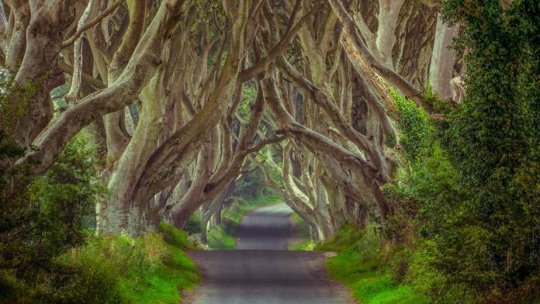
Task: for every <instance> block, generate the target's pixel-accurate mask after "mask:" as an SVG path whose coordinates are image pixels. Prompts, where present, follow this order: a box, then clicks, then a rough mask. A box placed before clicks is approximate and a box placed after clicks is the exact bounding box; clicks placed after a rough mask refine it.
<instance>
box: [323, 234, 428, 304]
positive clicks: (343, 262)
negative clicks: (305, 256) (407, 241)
mask: <svg viewBox="0 0 540 304" xmlns="http://www.w3.org/2000/svg"><path fill="white" fill-rule="evenodd" d="M316 249H317V250H323V251H335V252H337V255H336V256H334V257H332V258H329V259H328V260H327V262H326V266H327V268H328V271H329V273H330V275H331V276H332V277H333V278H335V279H337V280H339V281H341V282H342V283H343V284H345V285H346V286H348V287H349V288H350V289H351V291H352V293H353V296H354V297H355V298H356V299H357V300H358V301H359V302H360V303H362V304H390V303H392V304H395V303H400V304H423V303H429V298H428V297H427V296H424V295H422V294H420V293H418V292H417V291H415V290H414V288H413V286H412V285H409V284H407V283H405V282H401V283H399V282H396V281H395V279H394V275H393V271H392V269H391V267H390V266H389V265H391V264H392V263H391V255H390V254H389V253H388V252H387V250H385V248H384V246H381V243H380V241H379V239H378V237H377V236H376V234H375V232H374V231H373V229H371V228H369V227H368V228H366V229H364V230H361V231H359V230H356V229H354V228H352V227H345V228H344V229H342V230H341V231H340V232H339V233H338V234H337V235H336V236H335V237H333V238H332V239H330V240H329V241H328V242H326V243H323V244H320V245H318V246H317V247H316Z"/></svg>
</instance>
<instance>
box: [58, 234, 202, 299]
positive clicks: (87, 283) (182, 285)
mask: <svg viewBox="0 0 540 304" xmlns="http://www.w3.org/2000/svg"><path fill="white" fill-rule="evenodd" d="M193 248H194V245H193V244H192V243H191V242H190V241H189V240H188V236H187V234H186V233H185V232H183V231H180V230H178V229H176V228H174V227H172V226H170V225H166V224H163V225H161V227H160V229H159V231H155V232H150V233H147V234H145V235H144V236H141V237H138V238H135V239H133V238H131V237H129V236H127V235H118V236H106V237H93V238H91V239H89V241H88V243H87V244H85V245H84V246H81V247H77V248H73V249H72V250H71V251H70V252H68V253H67V254H65V255H63V256H61V257H59V258H58V261H57V263H58V264H59V265H61V266H62V267H64V268H65V269H71V271H72V272H73V275H72V278H71V279H70V281H71V283H70V285H68V289H66V298H65V301H62V302H66V303H72V302H73V301H72V300H71V298H72V297H75V298H80V299H84V301H85V303H136V304H146V303H148V304H150V303H162V304H169V303H170V304H178V303H180V301H181V291H184V290H188V289H190V288H192V287H194V286H195V285H196V284H197V283H198V282H199V280H200V276H199V274H198V272H197V269H196V266H195V264H194V263H193V261H191V259H190V258H189V256H188V255H187V254H186V253H185V250H186V249H193Z"/></svg>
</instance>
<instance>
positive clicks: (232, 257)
mask: <svg viewBox="0 0 540 304" xmlns="http://www.w3.org/2000/svg"><path fill="white" fill-rule="evenodd" d="M291 213H292V210H291V209H290V208H288V207H287V206H286V205H284V204H281V205H276V206H270V207H263V208H259V209H257V210H255V211H253V212H251V213H249V214H248V215H246V216H245V217H244V219H243V220H242V223H241V226H240V228H239V231H238V241H237V248H238V250H229V251H193V252H191V253H190V255H191V256H192V258H193V259H194V260H195V262H196V263H197V265H198V266H199V269H200V270H201V271H202V273H203V277H204V278H203V282H202V284H201V285H200V286H199V287H197V288H196V289H195V290H193V291H192V292H191V294H190V295H189V296H188V297H187V299H186V300H185V302H186V303H191V304H259V303H260V304H273V303H276V304H277V303H279V304H289V303H290V304H293V303H294V304H302V303H309V304H340V303H351V302H350V300H348V299H350V297H349V294H348V291H347V290H346V289H345V287H343V286H341V285H339V284H337V283H336V282H333V281H331V280H330V279H329V278H328V275H327V274H326V271H325V268H324V257H323V255H322V254H321V253H318V252H293V251H287V241H288V240H289V238H290V237H291V230H292V229H291V224H290V220H289V216H290V214H291Z"/></svg>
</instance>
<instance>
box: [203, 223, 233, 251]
mask: <svg viewBox="0 0 540 304" xmlns="http://www.w3.org/2000/svg"><path fill="white" fill-rule="evenodd" d="M206 238H207V242H208V247H210V248H212V249H216V250H223V249H234V248H236V238H235V236H234V234H233V233H227V232H226V231H225V230H224V229H223V227H221V226H217V227H214V228H212V229H210V231H208V234H207V236H206Z"/></svg>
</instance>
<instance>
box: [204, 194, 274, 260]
mask: <svg viewBox="0 0 540 304" xmlns="http://www.w3.org/2000/svg"><path fill="white" fill-rule="evenodd" d="M279 203H281V198H280V197H279V196H277V195H275V194H269V195H261V196H260V197H258V198H256V199H247V200H244V199H241V200H236V201H235V202H234V203H232V204H231V206H230V207H229V208H227V209H225V210H224V211H223V214H222V224H221V225H220V226H217V227H214V228H212V229H210V230H209V231H208V233H207V241H208V247H210V248H212V249H218V250H221V249H234V248H236V234H237V232H238V227H239V226H240V222H241V221H242V218H243V217H244V215H245V214H246V213H248V212H250V211H252V210H254V209H256V208H259V207H264V206H270V205H275V204H279Z"/></svg>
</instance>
